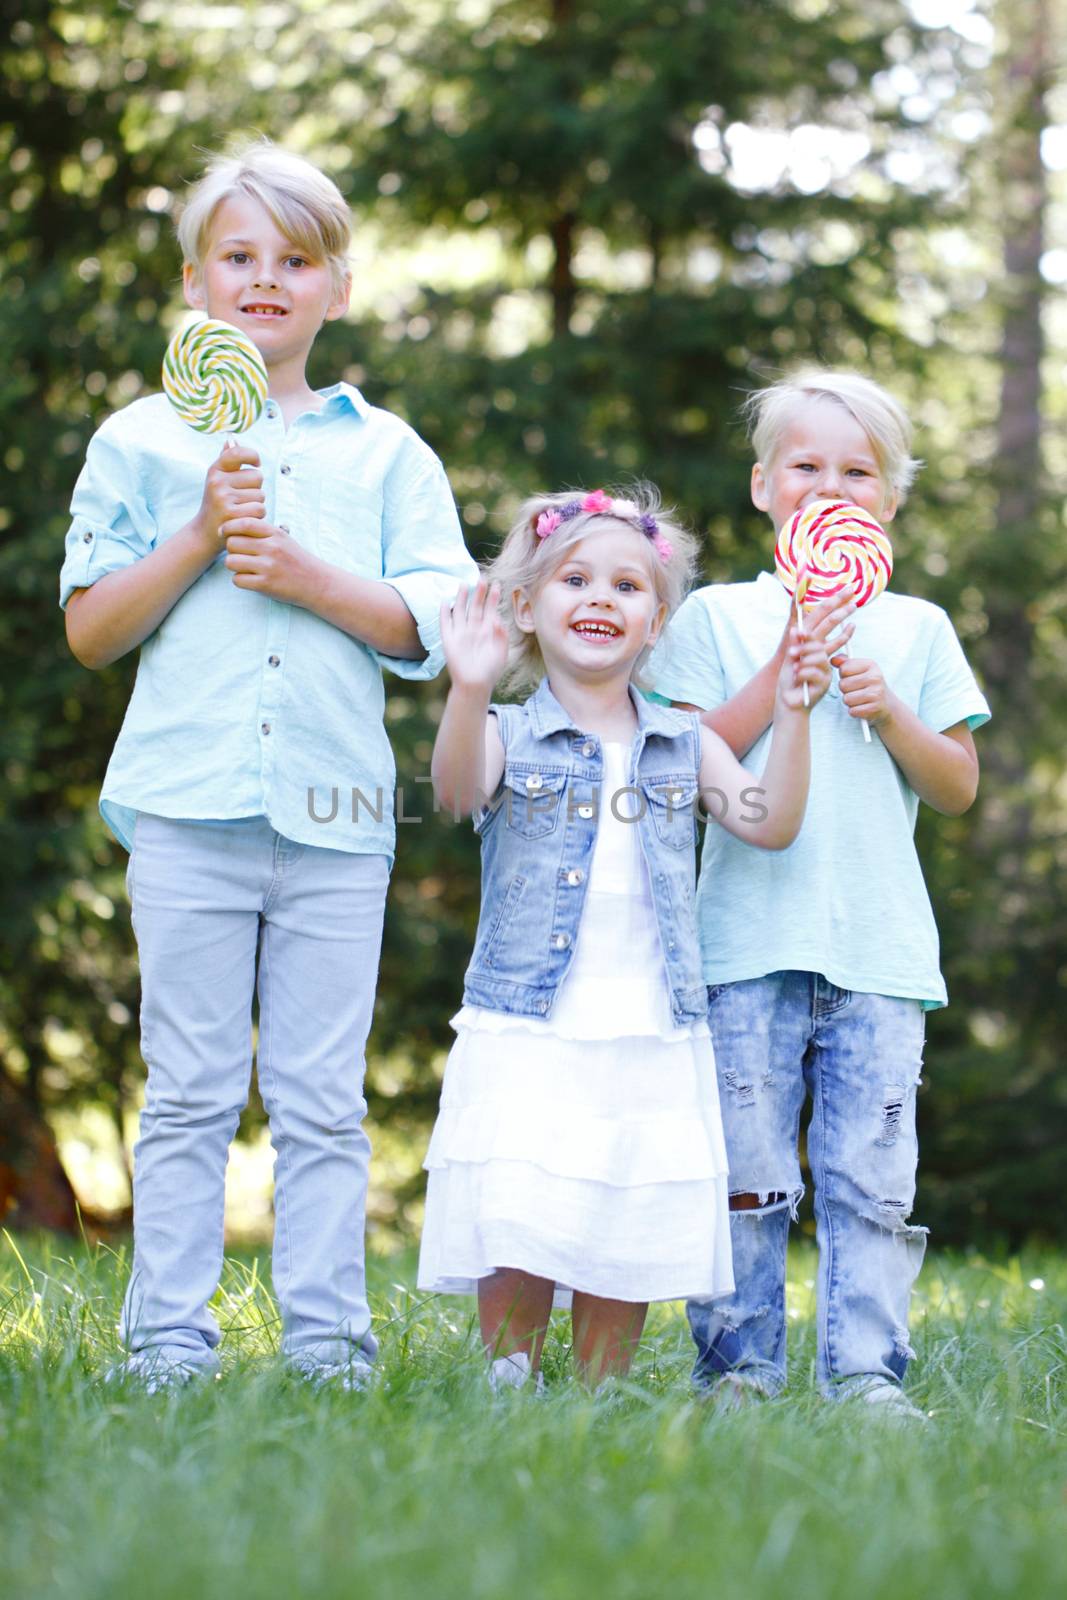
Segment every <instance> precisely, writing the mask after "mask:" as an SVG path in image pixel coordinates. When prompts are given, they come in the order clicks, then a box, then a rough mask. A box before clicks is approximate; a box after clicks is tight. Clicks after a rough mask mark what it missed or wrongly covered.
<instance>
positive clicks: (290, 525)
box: [60, 383, 477, 856]
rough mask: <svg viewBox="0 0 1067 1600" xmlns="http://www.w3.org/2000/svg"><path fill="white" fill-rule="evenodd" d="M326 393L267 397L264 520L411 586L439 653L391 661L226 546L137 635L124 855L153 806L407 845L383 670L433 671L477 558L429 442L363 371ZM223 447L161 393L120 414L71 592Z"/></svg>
mask: <svg viewBox="0 0 1067 1600" xmlns="http://www.w3.org/2000/svg"><path fill="white" fill-rule="evenodd" d="M323 398H324V399H325V402H326V403H325V406H324V407H323V409H322V410H321V411H318V412H305V413H304V414H303V415H302V416H299V417H297V418H295V419H294V421H293V422H292V423H291V424H290V425H289V427H288V429H286V427H285V424H284V421H283V420H282V416H281V411H280V409H279V407H278V406H277V405H276V404H275V403H274V402H273V401H272V402H268V405H267V407H266V409H265V410H264V412H263V414H262V416H261V417H260V418H259V420H258V422H256V423H255V424H254V425H253V426H252V427H251V428H249V429H247V431H246V432H244V433H243V434H242V435H241V443H242V444H247V445H249V446H250V447H251V448H252V449H254V450H256V451H257V452H258V453H259V457H260V461H261V463H262V470H263V479H264V493H265V498H266V507H267V520H268V521H269V522H272V523H274V524H275V525H276V526H279V527H284V528H285V529H286V531H287V532H288V533H289V535H290V536H291V537H292V538H294V539H296V540H297V541H298V542H299V543H300V544H302V545H303V546H304V547H305V548H306V549H308V550H310V551H312V552H313V553H314V554H315V555H317V556H319V557H321V559H322V560H324V561H328V562H330V563H331V564H332V565H334V566H337V567H341V568H342V569H343V570H344V571H346V572H350V573H354V574H356V575H357V576H359V577H364V578H377V579H384V580H385V582H387V583H388V584H390V585H391V586H392V587H393V588H394V589H396V590H397V592H398V593H399V594H400V596H401V598H402V599H403V600H404V602H405V604H406V605H407V607H408V609H409V610H410V611H411V613H412V616H413V617H414V619H415V623H416V625H417V627H418V632H419V638H420V639H421V641H422V644H423V646H424V647H425V649H426V651H427V655H426V657H425V659H424V660H422V661H403V660H395V659H393V658H392V657H382V656H380V655H379V654H378V653H377V652H376V651H374V650H372V649H371V648H370V646H369V645H366V644H363V643H362V642H361V641H360V640H358V639H354V638H352V637H351V635H349V634H346V633H343V632H342V631H341V630H340V629H339V628H336V627H334V626H333V625H332V624H331V623H329V622H325V621H324V620H323V619H322V618H321V617H318V616H316V615H315V614H314V612H311V611H305V610H302V609H301V608H300V607H298V606H292V605H287V604H285V603H283V602H281V601H277V600H268V599H266V598H265V597H264V596H263V595H258V594H253V593H252V592H250V591H249V590H247V589H238V588H236V587H235V585H234V583H233V575H232V573H231V572H230V571H229V569H228V568H227V567H226V566H225V565H224V562H223V557H224V556H225V551H223V552H222V553H221V554H220V556H219V558H218V560H216V561H215V562H214V564H213V565H212V566H211V567H209V568H208V569H207V571H206V572H204V573H203V574H202V576H201V577H200V578H198V579H197V581H196V582H195V583H194V584H193V585H192V587H191V588H190V589H188V590H187V591H186V593H185V594H184V595H183V596H182V597H181V599H180V600H178V601H177V603H176V604H175V605H174V607H173V608H172V610H171V611H170V612H169V613H168V615H167V616H166V618H165V619H164V620H163V622H162V623H161V624H160V626H159V627H158V628H157V630H156V631H155V633H153V634H152V635H151V636H150V637H149V638H147V639H146V640H145V641H144V643H143V644H142V645H141V656H140V663H139V665H138V669H137V680H136V683H135V684H134V689H133V694H132V696H131V698H130V704H129V707H128V709H127V712H126V718H125V721H124V722H123V725H122V730H121V732H120V734H119V737H118V740H117V742H116V745H115V749H114V751H113V753H112V757H111V761H110V763H109V765H108V769H107V774H106V776H105V779H104V786H103V791H102V793H101V797H100V809H101V812H102V814H103V816H104V819H105V821H106V822H107V823H108V825H109V827H110V828H111V829H112V830H113V832H114V833H115V834H116V836H117V837H118V838H119V839H120V840H121V841H122V843H123V844H124V845H125V846H126V847H127V848H129V846H130V844H131V842H132V838H133V829H134V823H135V819H136V815H137V813H138V812H139V811H146V812H152V813H155V814H156V815H159V816H164V817H189V818H197V819H204V818H235V817H253V816H266V817H267V818H268V819H269V820H270V822H271V824H272V826H273V827H274V828H275V829H277V831H278V832H279V833H281V834H284V835H285V836H286V837H287V838H289V839H293V840H296V841H297V842H298V843H302V844H310V845H321V846H325V847H327V848H329V849H335V850H348V851H353V852H357V853H364V854H380V855H388V856H391V855H392V853H393V846H394V839H395V830H394V823H393V788H394V784H395V768H394V764H393V756H392V751H391V750H390V747H389V741H388V739H387V738H386V734H385V728H384V725H383V711H384V690H383V685H382V670H381V668H382V663H383V662H384V663H385V665H387V666H388V667H389V668H390V669H391V670H392V671H393V672H396V673H398V674H399V675H400V676H402V677H407V678H431V677H434V676H435V675H436V673H437V672H438V671H439V670H440V668H441V666H442V664H443V655H442V651H441V639H440V628H439V612H440V606H441V602H442V600H445V599H450V598H451V597H452V596H453V595H454V594H455V592H456V589H457V588H458V587H459V585H460V584H461V583H471V582H473V581H474V580H475V578H476V576H477V569H476V567H475V565H474V562H473V561H472V559H471V557H470V556H469V554H468V553H467V550H466V548H465V546H464V544H463V538H462V535H461V533H460V528H459V520H458V517H457V515H456V508H455V503H454V501H453V498H452V492H451V490H450V488H449V485H448V480H447V478H446V477H445V473H444V469H443V467H442V466H441V463H440V462H439V461H438V459H437V457H436V456H435V455H434V453H433V451H432V450H430V448H429V446H428V445H426V444H425V443H424V442H423V441H422V440H421V439H420V438H419V437H418V435H417V434H416V433H414V432H413V430H412V429H411V428H409V427H408V426H407V424H406V423H404V422H402V421H401V420H400V418H399V417H395V416H393V415H392V413H391V412H388V411H382V410H379V409H378V408H377V407H375V406H370V405H368V404H367V402H366V401H365V400H364V398H363V396H362V395H361V394H360V393H359V391H358V390H356V389H353V388H352V387H351V386H350V385H348V384H343V383H342V384H336V385H335V386H334V387H333V388H330V389H327V390H325V391H323ZM221 448H222V439H221V437H220V436H218V435H214V436H212V435H206V434H200V433H197V432H195V431H194V430H193V429H192V428H190V427H188V426H187V425H186V424H185V423H183V422H181V421H180V420H179V419H178V417H177V416H176V414H175V413H174V411H173V410H172V408H171V406H170V404H169V402H168V401H167V400H166V398H165V397H164V396H163V395H156V396H153V397H152V398H150V399H145V400H138V401H135V402H134V403H133V404H132V405H130V406H128V407H127V408H126V409H125V410H124V411H120V412H118V413H117V414H116V415H115V416H113V417H110V418H109V419H108V420H107V421H106V422H105V423H104V424H103V426H102V427H101V428H100V430H99V432H98V433H97V434H96V435H95V437H94V438H93V440H92V442H91V443H90V445H89V450H88V454H87V456H86V461H85V466H84V468H83V470H82V473H81V476H80V477H79V479H78V482H77V485H76V486H75V490H74V498H73V501H72V503H71V513H72V518H73V520H72V522H71V526H70V530H69V532H68V534H67V546H66V560H65V561H64V564H63V571H62V574H61V579H60V591H61V592H60V603H61V604H62V605H64V606H65V605H66V603H67V601H68V600H69V598H70V595H71V592H72V591H73V590H74V589H80V588H87V587H88V586H89V585H91V584H93V583H96V582H97V580H98V579H100V578H102V577H104V576H105V575H106V574H107V573H110V572H116V571H118V570H119V569H120V568H123V567H127V566H130V565H131V564H132V563H133V562H134V561H138V560H139V559H140V558H141V557H142V556H144V555H147V554H148V553H149V551H151V550H153V549H154V548H155V547H156V546H157V545H158V544H160V543H161V542H162V541H163V540H164V539H167V538H169V537H171V535H172V534H174V533H176V532H177V531H178V530H179V529H180V528H182V527H184V526H185V524H186V523H188V522H189V521H190V520H191V519H192V518H193V517H194V516H195V515H196V513H197V511H198V510H199V507H200V502H201V497H202V495H203V490H204V478H205V474H206V473H207V469H208V467H209V466H210V465H211V463H212V462H213V461H214V460H215V459H216V458H217V456H218V454H219V452H220V450H221ZM360 796H362V798H360ZM354 797H355V798H354Z"/></svg>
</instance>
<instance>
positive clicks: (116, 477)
mask: <svg viewBox="0 0 1067 1600" xmlns="http://www.w3.org/2000/svg"><path fill="white" fill-rule="evenodd" d="M70 511H71V524H70V528H69V529H68V531H67V539H66V554H65V557H64V560H63V567H62V570H61V572H60V575H59V603H60V605H61V606H63V607H64V608H66V605H67V602H68V601H69V599H70V597H71V595H72V594H73V592H74V590H75V589H88V588H89V587H90V586H91V585H92V584H94V583H97V582H98V581H99V580H100V579H101V578H104V577H106V576H107V574H108V573H109V572H118V571H119V570H120V569H121V568H123V567H129V566H132V565H133V563H134V562H135V561H139V560H140V559H141V557H142V556H144V555H147V554H148V552H149V551H150V550H151V549H152V548H153V546H154V544H155V541H156V523H155V519H154V518H153V516H152V514H151V512H150V511H149V509H148V505H147V502H146V500H145V496H144V491H143V489H142V487H141V483H140V479H139V474H138V470H137V463H136V457H135V455H134V454H133V453H131V452H130V450H129V449H128V448H125V447H124V446H123V445H122V443H121V441H120V440H119V439H118V438H117V437H116V430H115V429H114V428H113V427H112V426H111V424H110V423H105V424H104V426H103V427H102V428H101V429H100V432H99V433H97V434H96V436H95V437H94V438H93V439H92V440H91V441H90V444H89V449H88V452H87V453H86V457H85V465H84V467H83V468H82V470H81V473H80V475H79V477H78V481H77V483H76V484H75V486H74V495H73V498H72V500H71V503H70Z"/></svg>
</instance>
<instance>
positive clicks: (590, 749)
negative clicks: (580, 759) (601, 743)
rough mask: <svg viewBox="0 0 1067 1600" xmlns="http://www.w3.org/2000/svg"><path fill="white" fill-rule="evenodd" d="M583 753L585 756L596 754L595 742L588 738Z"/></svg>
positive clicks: (583, 746)
mask: <svg viewBox="0 0 1067 1600" xmlns="http://www.w3.org/2000/svg"><path fill="white" fill-rule="evenodd" d="M582 755H583V756H595V755H596V745H595V744H593V742H592V740H590V739H587V740H586V742H585V744H583V745H582Z"/></svg>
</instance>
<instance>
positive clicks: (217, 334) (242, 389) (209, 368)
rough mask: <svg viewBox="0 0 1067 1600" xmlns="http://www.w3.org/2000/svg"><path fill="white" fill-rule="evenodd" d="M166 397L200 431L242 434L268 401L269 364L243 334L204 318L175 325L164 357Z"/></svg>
mask: <svg viewBox="0 0 1067 1600" xmlns="http://www.w3.org/2000/svg"><path fill="white" fill-rule="evenodd" d="M163 388H164V391H165V393H166V396H167V399H168V400H169V401H170V403H171V405H172V406H173V407H174V409H175V411H176V412H177V413H178V415H179V417H181V419H182V421H183V422H187V423H188V424H189V426H190V427H191V428H196V429H197V430H198V432H200V433H228V434H233V433H243V432H244V430H245V429H246V428H250V427H251V426H252V424H253V422H255V421H256V419H257V417H258V416H259V414H260V412H261V411H262V410H263V406H264V404H265V403H266V399H267V368H266V365H265V364H264V361H263V357H262V356H261V355H260V353H259V351H258V350H257V349H256V347H255V345H254V344H253V343H252V341H251V339H250V338H249V337H248V335H247V334H245V333H242V332H241V330H240V328H233V327H231V326H230V324H229V323H228V322H219V321H218V320H217V319H216V318H214V317H208V318H207V319H206V320H205V321H203V322H193V323H190V324H189V325H188V326H187V327H185V328H181V329H179V331H178V332H177V333H176V334H175V335H174V337H173V339H172V340H171V341H170V344H169V345H168V346H167V353H166V355H165V356H164V358H163Z"/></svg>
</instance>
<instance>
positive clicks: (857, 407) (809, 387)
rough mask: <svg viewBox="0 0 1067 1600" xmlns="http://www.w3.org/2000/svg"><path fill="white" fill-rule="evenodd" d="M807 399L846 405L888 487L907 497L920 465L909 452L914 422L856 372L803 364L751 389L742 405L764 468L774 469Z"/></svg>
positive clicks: (899, 498)
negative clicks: (795, 418) (777, 455)
mask: <svg viewBox="0 0 1067 1600" xmlns="http://www.w3.org/2000/svg"><path fill="white" fill-rule="evenodd" d="M808 400H828V401H831V402H833V403H835V404H837V405H840V406H844V408H845V410H846V411H847V412H848V413H849V415H850V416H851V417H853V419H854V420H855V421H856V422H858V423H859V425H860V427H861V428H862V429H863V431H864V433H865V434H866V435H867V437H868V439H869V440H870V441H871V448H872V449H873V451H874V455H875V459H876V460H877V462H878V467H879V470H880V472H881V474H882V477H883V479H884V480H885V483H886V486H887V487H888V488H889V489H890V490H891V491H892V493H893V494H895V495H896V497H897V499H898V501H899V500H903V499H904V497H905V495H906V494H907V492H908V490H909V489H910V488H911V485H912V483H913V482H914V479H915V474H916V473H917V472H918V470H919V468H920V467H921V466H922V462H921V461H916V460H914V459H913V458H912V455H911V441H912V425H911V421H910V419H909V418H908V415H907V413H906V411H905V410H904V408H903V406H902V405H901V404H900V403H899V401H897V400H895V399H894V398H893V396H892V395H891V394H889V392H888V391H887V390H885V389H883V388H882V386H881V384H879V383H875V382H874V381H873V380H872V379H871V378H865V377H863V376H862V375H861V374H860V373H858V372H832V371H828V370H827V369H825V368H823V367H802V368H801V369H800V370H799V371H797V372H793V373H790V374H789V375H788V376H786V377H784V378H781V379H780V380H779V381H778V382H777V383H772V384H769V385H768V386H767V388H765V389H757V390H756V391H755V392H754V393H753V394H750V395H749V396H748V399H747V400H746V401H745V403H744V406H743V408H742V409H743V413H744V416H745V420H746V422H747V423H748V430H749V438H750V439H751V440H752V447H753V449H754V450H755V452H756V460H757V461H759V462H760V463H761V464H762V466H763V467H764V468H765V469H766V470H768V471H769V470H770V469H771V467H772V466H773V465H774V458H775V455H776V453H777V451H778V448H779V446H780V444H781V442H782V435H783V433H784V432H785V430H786V428H787V427H788V426H789V424H790V422H791V421H792V420H793V418H794V416H795V415H796V413H797V411H798V410H799V408H800V406H801V405H803V404H804V402H805V401H808Z"/></svg>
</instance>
